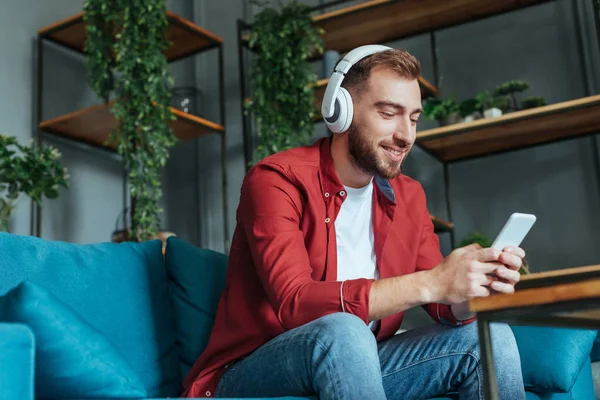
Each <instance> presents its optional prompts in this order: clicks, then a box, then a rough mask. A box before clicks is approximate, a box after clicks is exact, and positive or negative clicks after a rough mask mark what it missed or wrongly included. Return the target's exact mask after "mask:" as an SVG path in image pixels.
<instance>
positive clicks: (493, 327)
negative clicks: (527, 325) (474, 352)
mask: <svg viewBox="0 0 600 400" xmlns="http://www.w3.org/2000/svg"><path fill="white" fill-rule="evenodd" d="M490 334H491V338H492V354H493V355H494V361H495V362H496V363H502V364H505V365H509V366H511V367H516V366H520V362H521V358H520V356H519V348H518V347H517V341H516V339H515V335H514V333H513V331H512V329H511V328H510V326H509V325H507V324H505V323H499V322H495V323H491V324H490Z"/></svg>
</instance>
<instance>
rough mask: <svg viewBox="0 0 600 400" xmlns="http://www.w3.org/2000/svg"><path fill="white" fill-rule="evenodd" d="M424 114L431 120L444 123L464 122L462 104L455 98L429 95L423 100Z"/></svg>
mask: <svg viewBox="0 0 600 400" xmlns="http://www.w3.org/2000/svg"><path fill="white" fill-rule="evenodd" d="M423 115H424V116H425V117H426V118H429V119H431V120H434V121H439V122H440V123H441V124H442V125H452V124H456V123H459V122H462V119H461V115H460V104H458V103H457V102H456V101H455V100H454V99H446V100H441V99H438V98H435V97H428V98H427V99H425V101H424V102H423Z"/></svg>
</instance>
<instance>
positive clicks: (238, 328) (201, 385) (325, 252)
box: [184, 137, 472, 397]
mask: <svg viewBox="0 0 600 400" xmlns="http://www.w3.org/2000/svg"><path fill="white" fill-rule="evenodd" d="M330 146H331V137H329V138H325V139H320V140H318V141H317V142H316V143H315V144H314V145H311V146H305V147H300V148H296V149H292V150H288V151H285V152H281V153H278V154H275V155H272V156H270V157H267V158H265V159H264V160H263V161H261V162H259V163H258V164H256V165H255V166H254V167H253V168H251V169H250V171H249V172H248V174H247V175H246V177H245V179H244V183H243V185H242V189H241V197H240V204H239V207H238V210H237V226H236V229H235V232H234V235H233V240H232V244H231V249H230V255H229V264H228V270H227V277H226V280H227V281H226V284H225V289H224V292H223V294H222V296H221V299H220V301H219V306H218V309H217V314H216V319H215V324H214V327H213V330H212V334H211V337H210V340H209V343H208V346H207V348H206V350H205V351H204V352H203V353H202V355H201V356H200V357H199V358H198V360H197V361H196V363H195V364H194V366H193V367H192V369H191V370H190V372H189V374H188V376H187V377H186V379H185V381H184V387H185V393H184V396H187V397H205V396H207V397H210V396H212V394H213V393H214V391H215V389H216V386H217V383H218V381H219V379H220V377H221V375H222V374H223V372H224V371H225V369H226V368H227V366H228V365H230V364H231V363H233V362H235V361H236V360H238V359H240V358H243V357H244V356H247V355H248V354H250V353H251V352H253V351H254V350H256V349H257V348H258V347H259V346H261V345H262V344H264V343H266V342H267V341H269V340H270V339H272V338H274V337H275V336H277V335H280V334H281V333H283V332H285V331H287V330H290V329H293V328H296V327H298V326H301V325H303V324H306V323H307V322H310V321H312V320H315V319H317V318H320V317H322V316H324V315H327V314H331V313H336V312H342V301H343V302H344V306H345V311H346V312H348V313H352V314H354V315H356V316H358V317H360V318H361V319H362V320H363V321H365V324H367V323H369V319H368V316H369V291H370V288H371V284H372V283H373V279H352V280H347V281H345V283H344V285H343V286H342V297H343V298H341V297H340V286H341V285H342V282H338V281H337V280H336V279H337V268H338V266H337V250H336V235H335V226H334V222H335V219H336V217H337V215H338V212H339V210H340V207H341V206H342V203H343V202H344V199H345V192H344V186H343V184H342V182H341V181H340V180H339V178H338V176H337V173H336V171H335V168H334V164H333V159H332V156H331V149H330ZM373 184H374V185H375V188H374V191H373V196H374V198H373V200H374V201H373V224H374V225H373V227H374V243H375V244H374V246H375V255H376V260H377V267H378V269H379V275H380V279H383V278H388V277H393V276H398V275H405V274H410V273H412V272H415V271H421V270H426V269H431V268H433V267H435V266H436V265H437V264H438V263H439V262H440V261H442V259H443V256H442V254H441V253H440V248H439V240H438V237H437V235H436V234H435V233H434V231H433V223H432V221H431V217H430V214H429V212H428V210H427V206H426V201H425V192H424V191H423V188H422V187H421V185H420V184H419V183H418V182H417V181H415V180H413V179H410V178H408V177H407V176H404V175H400V176H398V177H397V178H395V179H393V180H386V179H381V178H379V177H375V179H374V180H373ZM423 308H424V309H425V310H426V311H427V312H428V313H429V315H430V316H431V317H432V318H433V319H434V320H435V321H437V322H441V323H447V324H454V325H460V324H463V323H468V322H471V321H472V320H468V321H457V320H456V319H455V318H454V316H453V315H452V313H451V311H450V308H449V306H448V305H445V304H427V305H424V306H423ZM403 314H404V313H402V312H400V313H397V314H394V315H391V316H389V317H386V318H383V319H382V320H381V321H380V327H379V330H378V332H377V340H378V341H380V340H385V339H387V338H389V337H391V336H393V335H394V333H395V332H396V331H397V330H398V329H399V328H400V325H401V323H402V318H403Z"/></svg>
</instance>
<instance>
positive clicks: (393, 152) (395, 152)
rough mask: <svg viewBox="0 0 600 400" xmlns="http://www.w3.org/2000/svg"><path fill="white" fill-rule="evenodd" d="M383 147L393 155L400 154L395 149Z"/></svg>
mask: <svg viewBox="0 0 600 400" xmlns="http://www.w3.org/2000/svg"><path fill="white" fill-rule="evenodd" d="M384 148H385V149H386V150H387V151H389V152H390V153H392V154H393V155H395V156H397V155H400V152H399V151H397V150H392V149H390V148H389V147H384Z"/></svg>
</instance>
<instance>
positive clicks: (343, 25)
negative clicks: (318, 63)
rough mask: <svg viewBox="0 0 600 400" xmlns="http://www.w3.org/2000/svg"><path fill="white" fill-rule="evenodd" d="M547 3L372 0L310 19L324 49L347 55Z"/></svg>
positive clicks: (530, 0)
mask: <svg viewBox="0 0 600 400" xmlns="http://www.w3.org/2000/svg"><path fill="white" fill-rule="evenodd" d="M546 1H549V0H502V1H492V0H490V1H482V0H452V1H441V0H372V1H366V2H363V3H360V4H357V5H353V6H349V7H346V8H342V9H339V10H336V11H332V12H328V13H325V14H321V15H317V16H314V17H313V21H314V22H315V23H316V24H317V25H319V26H320V27H322V28H323V29H324V30H325V37H324V38H325V48H326V49H328V50H337V51H339V52H340V53H344V52H347V51H349V50H351V49H353V48H355V47H358V46H361V45H365V44H374V43H385V42H389V41H392V40H396V39H400V38H403V37H409V36H413V35H416V34H420V33H425V32H429V31H432V30H436V29H442V28H446V27H450V26H454V25H458V24H462V23H465V22H469V21H474V20H477V19H481V18H485V17H488V16H492V15H496V14H500V13H503V12H507V11H511V10H516V9H519V8H523V7H527V6H530V5H535V4H541V3H544V2H546Z"/></svg>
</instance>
